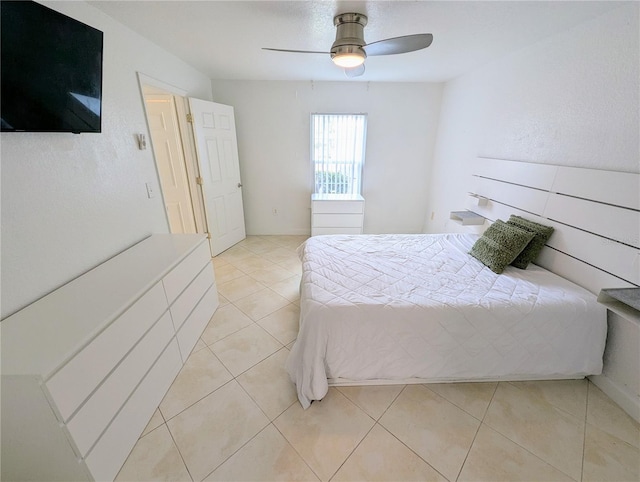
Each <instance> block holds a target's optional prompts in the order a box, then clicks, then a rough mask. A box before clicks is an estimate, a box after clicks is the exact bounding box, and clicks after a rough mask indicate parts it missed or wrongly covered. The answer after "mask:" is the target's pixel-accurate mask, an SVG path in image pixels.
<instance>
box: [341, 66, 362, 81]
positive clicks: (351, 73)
mask: <svg viewBox="0 0 640 482" xmlns="http://www.w3.org/2000/svg"><path fill="white" fill-rule="evenodd" d="M362 74H364V64H361V65H358V66H357V67H352V68H350V69H344V75H346V76H347V77H349V78H350V79H352V78H353V77H360V76H361V75H362Z"/></svg>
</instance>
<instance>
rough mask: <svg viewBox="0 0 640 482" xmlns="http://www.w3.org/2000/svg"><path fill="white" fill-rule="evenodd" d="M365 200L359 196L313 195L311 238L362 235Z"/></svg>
mask: <svg viewBox="0 0 640 482" xmlns="http://www.w3.org/2000/svg"><path fill="white" fill-rule="evenodd" d="M363 222H364V198H363V197H362V196H361V195H359V194H312V195H311V236H317V235H319V234H362V225H363Z"/></svg>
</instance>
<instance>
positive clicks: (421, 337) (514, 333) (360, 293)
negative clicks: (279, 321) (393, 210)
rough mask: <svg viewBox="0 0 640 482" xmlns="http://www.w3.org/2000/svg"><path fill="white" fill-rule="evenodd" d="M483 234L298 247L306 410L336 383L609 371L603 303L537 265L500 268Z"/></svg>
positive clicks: (299, 357) (295, 360)
mask: <svg viewBox="0 0 640 482" xmlns="http://www.w3.org/2000/svg"><path fill="white" fill-rule="evenodd" d="M476 239H477V236H475V235H466V234H442V235H395V234H394V235H360V236H316V237H313V238H310V239H309V240H307V241H306V242H305V244H304V245H302V246H301V247H300V248H299V249H298V253H299V255H300V259H301V260H302V267H303V274H302V283H301V298H300V332H299V335H298V338H297V340H296V342H295V344H294V346H293V348H292V350H291V354H290V356H289V359H288V361H287V370H288V372H289V374H290V376H291V378H292V380H293V381H294V382H295V384H296V386H297V390H298V398H299V399H300V402H301V404H302V406H303V407H304V408H307V407H308V406H309V404H310V402H311V401H312V400H319V399H322V398H323V397H324V396H325V395H326V393H327V390H328V380H327V379H333V380H336V381H339V380H338V379H348V380H355V381H366V380H378V381H386V382H388V381H394V380H395V381H397V382H398V383H401V382H402V381H403V380H408V379H416V378H417V379H423V380H425V381H453V380H476V379H477V380H483V379H484V380H518V379H521V380H522V379H541V378H542V379H544V378H549V379H551V378H581V377H584V376H586V375H591V374H599V373H600V372H601V371H602V355H603V351H604V345H605V338H606V311H605V309H604V307H602V306H601V305H599V304H598V303H597V302H596V297H595V296H594V295H593V294H591V293H589V292H588V291H586V290H584V289H582V288H580V287H578V286H577V285H575V284H573V283H571V282H569V281H567V280H565V279H563V278H560V277H559V276H556V275H554V274H553V273H550V272H548V271H546V270H544V269H542V268H540V267H537V266H530V267H529V268H528V269H527V270H519V269H517V268H513V267H508V268H507V269H506V271H505V272H504V273H503V274H501V275H496V274H495V273H493V272H492V271H491V270H489V269H488V268H486V267H485V266H484V265H483V264H482V263H480V262H479V261H478V260H476V259H475V258H473V257H471V256H470V255H468V254H467V253H468V252H469V250H470V248H471V246H472V245H473V243H474V242H475V240H476Z"/></svg>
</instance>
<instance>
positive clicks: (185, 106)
mask: <svg viewBox="0 0 640 482" xmlns="http://www.w3.org/2000/svg"><path fill="white" fill-rule="evenodd" d="M137 74H138V85H139V88H140V96H141V98H142V106H143V109H144V115H145V121H146V123H147V132H150V131H151V129H150V127H149V117H148V112H147V105H146V102H145V99H144V96H145V94H163V95H171V96H173V99H174V102H175V106H176V114H177V118H178V130H179V131H180V139H181V141H182V150H183V154H184V159H185V164H186V168H187V179H188V183H189V192H190V194H191V206H192V208H193V214H194V218H195V222H196V231H197V232H198V233H202V234H206V235H207V236H210V234H209V227H208V226H207V218H206V215H205V206H204V194H203V192H202V186H201V185H200V184H199V183H198V179H199V178H200V168H199V166H198V159H197V157H196V146H195V138H194V135H193V126H192V125H191V124H190V123H189V122H188V121H187V115H188V114H189V102H188V99H187V92H186V91H185V90H182V89H179V88H178V87H175V86H173V85H170V84H167V83H166V82H162V81H161V80H158V79H154V78H153V77H149V76H148V75H146V74H143V73H142V72H138V73H137ZM149 137H150V136H149ZM149 141H150V142H152V140H151V139H149ZM151 155H152V156H153V161H154V166H155V169H156V176H157V178H158V181H160V173H159V170H158V163H157V159H156V156H155V154H154V152H153V149H152V152H151ZM158 186H159V188H160V192H161V193H162V183H161V182H158ZM161 195H162V199H163V203H164V193H162V194H161ZM165 217H167V213H166V210H165ZM167 226H169V219H168V217H167Z"/></svg>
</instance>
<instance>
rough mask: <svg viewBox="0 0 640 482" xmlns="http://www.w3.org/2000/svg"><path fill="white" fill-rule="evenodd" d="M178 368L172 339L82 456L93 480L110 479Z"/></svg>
mask: <svg viewBox="0 0 640 482" xmlns="http://www.w3.org/2000/svg"><path fill="white" fill-rule="evenodd" d="M180 368H182V360H181V359H180V353H179V351H178V346H177V344H176V342H175V340H173V341H172V342H171V343H169V345H168V346H167V348H166V349H165V351H164V353H162V355H160V358H158V361H157V362H156V363H155V365H154V366H153V368H152V369H151V370H150V371H149V373H147V376H146V377H145V378H144V380H142V382H141V383H140V385H139V386H138V388H137V389H136V391H135V392H134V393H133V395H131V398H130V399H129V400H128V401H127V403H126V405H125V406H124V407H123V408H122V411H121V412H120V413H119V414H118V415H117V417H116V418H115V419H114V420H113V422H112V423H111V425H110V426H109V428H108V429H107V430H106V431H105V433H104V434H103V435H102V437H100V439H99V440H98V442H97V443H96V445H95V446H94V447H93V449H92V450H91V452H90V453H89V455H88V456H87V457H86V458H85V462H86V464H87V467H88V468H89V470H90V471H91V474H92V475H93V477H94V479H95V480H113V479H114V478H115V477H116V475H117V474H118V472H119V471H120V468H121V467H122V464H123V463H124V461H125V460H126V458H127V455H128V454H129V452H130V451H131V449H132V448H133V446H134V445H135V443H136V442H137V440H138V437H139V436H140V434H141V433H142V431H143V430H144V428H145V427H146V425H147V423H148V422H149V417H150V414H152V413H153V411H154V410H155V408H157V407H158V405H159V404H160V401H161V400H162V398H163V397H164V395H165V393H166V392H167V390H168V388H169V386H170V385H171V383H172V382H173V380H174V378H175V377H176V375H177V374H178V372H179V371H180Z"/></svg>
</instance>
